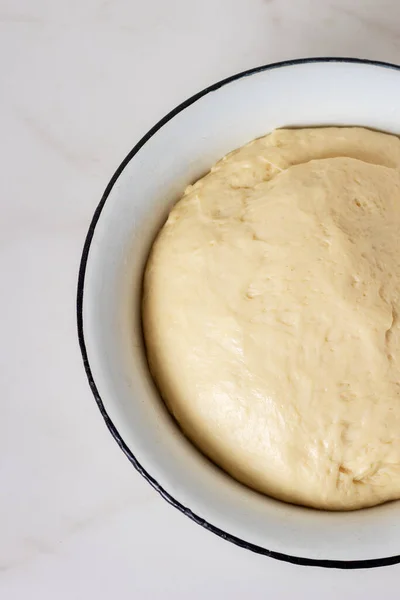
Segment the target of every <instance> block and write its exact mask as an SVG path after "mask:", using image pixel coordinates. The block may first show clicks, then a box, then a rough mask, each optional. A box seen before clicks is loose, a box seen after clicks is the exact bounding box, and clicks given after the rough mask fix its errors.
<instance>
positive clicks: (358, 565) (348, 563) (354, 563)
mask: <svg viewBox="0 0 400 600" xmlns="http://www.w3.org/2000/svg"><path fill="white" fill-rule="evenodd" d="M331 62H334V63H352V64H365V65H373V66H376V67H383V68H386V69H395V70H397V71H400V66H398V65H394V64H391V63H386V62H381V61H374V60H367V59H359V58H341V57H318V58H300V59H295V60H287V61H283V62H276V63H272V64H269V65H263V66H260V67H255V68H254V69H248V70H247V71H243V72H241V73H238V74H236V75H232V76H231V77H227V78H226V79H223V80H222V81H218V82H217V83H214V84H213V85H210V86H209V87H207V88H205V89H204V90H202V91H201V92H198V93H197V94H195V95H194V96H192V97H191V98H188V99H187V100H185V102H182V104H180V105H179V106H177V107H176V108H174V109H173V110H172V111H171V112H169V113H168V114H167V115H166V116H165V117H163V118H162V119H161V120H160V121H159V122H158V123H157V124H156V125H154V127H152V128H151V129H150V131H148V132H147V133H146V135H144V136H143V137H142V139H141V140H140V141H139V142H138V143H137V144H136V145H135V146H134V148H133V149H132V150H131V151H130V152H129V154H128V155H127V156H126V157H125V158H124V160H123V161H122V163H121V164H120V166H119V167H118V169H117V170H116V171H115V173H114V175H113V176H112V178H111V180H110V182H109V184H108V185H107V187H106V189H105V192H104V194H103V196H102V198H101V200H100V202H99V204H98V206H97V208H96V210H95V213H94V215H93V218H92V221H91V223H90V226H89V230H88V233H87V235H86V240H85V243H84V247H83V252H82V257H81V262H80V267H79V276H78V290H77V306H76V310H77V325H78V338H79V345H80V349H81V353H82V358H83V364H84V367H85V371H86V375H87V378H88V381H89V385H90V388H91V390H92V393H93V395H94V397H95V400H96V402H97V405H98V407H99V409H100V412H101V414H102V416H103V418H104V420H105V422H106V425H107V427H108V429H109V430H110V433H111V435H112V436H113V437H114V439H115V441H116V442H117V444H118V445H119V447H120V448H121V450H122V451H123V452H124V454H125V455H126V456H127V457H128V459H129V460H130V462H131V463H132V464H133V466H134V467H135V469H136V470H137V471H138V472H139V473H140V474H141V475H142V476H143V477H144V478H145V479H146V480H147V481H148V482H149V483H150V485H151V486H153V488H154V489H155V490H157V492H158V493H159V494H161V496H162V497H163V498H164V499H165V500H166V501H167V502H168V503H169V504H171V505H172V506H174V507H175V508H177V509H178V510H180V511H181V512H182V513H183V514H185V515H186V516H188V517H189V518H191V519H192V520H193V521H195V522H196V523H198V524H199V525H201V526H202V527H205V528H206V529H208V531H211V532H212V533H215V534H216V535H218V536H220V537H221V538H223V539H224V540H227V541H229V542H232V543H233V544H236V545H237V546H240V547H241V548H246V549H247V550H251V551H252V552H255V553H257V554H263V555H265V556H269V557H271V558H275V559H278V560H282V561H286V562H289V563H293V564H297V565H307V566H315V567H328V568H336V569H366V568H371V567H382V566H387V565H393V564H396V563H398V562H400V555H396V556H389V557H385V558H375V559H365V560H330V559H313V558H305V557H299V556H292V555H290V554H284V553H282V552H276V551H274V550H269V549H267V548H263V547H262V546H257V545H255V544H252V543H250V542H247V541H246V540H243V539H241V538H238V537H236V536H234V535H232V534H230V533H229V532H227V531H223V530H222V529H219V527H216V526H215V525H212V524H211V523H209V522H208V521H206V520H205V519H202V518H201V517H199V516H198V515H196V514H195V513H193V512H192V511H191V510H190V508H188V507H186V506H183V505H182V504H181V503H180V502H178V500H176V499H175V498H174V497H173V496H172V495H171V494H170V493H169V492H167V491H166V490H165V489H164V488H163V487H162V486H161V485H160V484H159V483H158V481H156V480H155V479H154V477H152V476H151V475H150V473H148V472H147V471H146V470H145V469H144V468H143V467H142V465H141V464H140V462H139V461H138V459H137V458H136V457H135V456H134V455H133V454H132V452H131V451H130V449H129V448H128V446H127V445H126V444H125V442H124V440H123V439H122V437H121V435H120V434H119V432H118V430H117V428H116V427H115V425H114V423H113V422H112V420H111V419H110V417H109V415H108V413H107V410H106V408H105V406H104V404H103V401H102V399H101V396H100V394H99V391H98V389H97V386H96V382H95V381H94V378H93V375H92V371H91V368H90V362H89V357H88V354H87V351H86V344H85V335H84V328H83V311H82V308H83V297H84V288H85V273H86V265H87V261H88V255H89V249H90V245H91V242H92V238H93V234H94V231H95V229H96V225H97V222H98V220H99V218H100V215H101V212H102V210H103V207H104V205H105V203H106V201H107V198H108V196H109V194H110V192H111V190H112V188H113V187H114V185H115V183H116V181H117V179H118V178H119V176H120V175H121V173H122V171H123V170H124V169H125V167H126V166H127V164H128V163H129V162H130V161H131V160H132V158H133V157H134V156H135V155H136V154H137V152H138V151H139V150H140V148H141V147H142V146H143V145H144V144H145V143H146V142H147V141H148V140H149V139H150V138H151V137H152V136H153V135H154V134H155V133H156V132H157V131H158V130H159V129H160V128H161V127H163V126H164V125H165V123H167V122H168V121H170V120H171V119H173V117H175V115H177V114H178V113H180V112H181V111H183V110H185V109H186V108H187V107H188V106H190V105H191V104H193V103H194V102H196V101H197V100H199V99H200V98H202V97H203V96H206V95H207V94H209V93H210V92H214V91H215V90H217V89H219V88H220V87H222V86H224V85H227V84H228V83H230V82H232V81H235V80H237V79H242V78H244V77H248V76H249V75H253V74H255V73H259V72H262V71H268V70H271V69H278V68H282V67H290V66H293V65H300V64H307V63H331Z"/></svg>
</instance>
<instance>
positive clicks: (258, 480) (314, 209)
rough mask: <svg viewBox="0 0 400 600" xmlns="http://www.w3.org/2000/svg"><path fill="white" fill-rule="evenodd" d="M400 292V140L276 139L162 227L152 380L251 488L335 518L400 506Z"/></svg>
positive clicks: (153, 303)
mask: <svg viewBox="0 0 400 600" xmlns="http://www.w3.org/2000/svg"><path fill="white" fill-rule="evenodd" d="M399 293H400V140H399V139H398V138H397V137H395V136H391V135H387V134H383V133H378V132H374V131H370V130H367V129H363V128H357V127H351V128H342V127H339V128H335V127H332V128H316V129H298V130H276V131H274V132H273V133H272V134H270V135H268V136H266V137H264V138H260V139H257V140H255V141H254V142H252V143H250V144H248V145H246V146H244V147H243V148H240V149H239V150H236V151H234V152H232V153H231V154H229V155H228V156H226V157H225V158H223V159H222V160H221V161H220V162H218V163H217V164H216V166H215V167H213V168H212V170H211V172H210V173H209V174H207V175H206V176H205V177H203V178H202V179H200V180H199V181H197V182H196V183H195V184H194V185H193V186H189V187H188V188H187V190H186V191H185V194H184V196H183V198H182V199H181V200H180V201H179V202H178V203H177V204H176V205H175V207H174V208H173V209H172V211H171V213H170V215H169V217H168V220H167V222H166V224H165V225H164V227H163V228H162V230H161V232H160V233H159V235H158V237H157V239H156V241H155V243H154V245H153V248H152V251H151V254H150V257H149V260H148V264H147V267H146V272H145V281H144V296H143V326H144V334H145V342H146V347H147V353H148V360H149V365H150V369H151V372H152V374H153V377H154V379H155V381H156V383H157V386H158V388H159V390H160V393H161V395H162V397H163V398H164V400H165V402H166V403H167V405H168V407H169V409H170V410H171V412H172V413H173V415H174V416H175V418H176V420H177V421H178V422H179V424H180V426H181V427H182V429H183V431H184V432H185V433H186V435H187V436H188V437H189V438H190V439H191V440H192V441H193V442H194V443H195V444H196V445H197V446H198V447H199V448H200V449H201V450H202V451H203V452H204V453H205V454H206V455H208V456H209V457H210V458H211V459H212V460H213V461H214V462H215V463H217V464H218V465H220V466H221V467H222V468H223V469H225V470H226V471H227V472H228V473H230V474H231V475H232V476H233V477H235V478H236V479H238V480H239V481H241V482H243V483H245V484H247V485H249V486H251V487H252V488H254V489H256V490H259V491H261V492H264V493H266V494H269V495H271V496H274V497H276V498H279V499H282V500H284V501H288V502H292V503H297V504H303V505H307V506H312V507H317V508H323V509H333V510H347V509H357V508H361V507H365V506H372V505H375V504H379V503H381V502H385V501H387V500H391V499H397V498H400V305H399Z"/></svg>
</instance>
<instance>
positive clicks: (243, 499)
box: [81, 60, 400, 561]
mask: <svg viewBox="0 0 400 600" xmlns="http://www.w3.org/2000/svg"><path fill="white" fill-rule="evenodd" d="M398 98H400V71H399V70H397V69H396V68H390V67H388V66H383V65H378V64H371V63H359V62H346V61H344V62H343V61H340V60H334V61H308V62H307V61H306V62H295V63H290V64H285V65H280V66H276V67H270V68H265V69H261V70H258V71H256V72H252V73H251V74H246V75H243V76H240V77H238V78H236V79H233V80H230V81H228V82H225V83H223V84H222V85H217V86H214V87H213V88H212V89H211V90H209V91H206V92H205V93H203V94H200V95H198V97H197V98H195V99H192V100H190V101H188V102H187V103H185V105H184V106H183V107H180V108H179V109H177V110H176V111H174V113H173V114H172V115H170V116H169V117H168V118H166V119H165V120H164V122H163V123H162V124H161V126H159V127H158V128H157V127H156V128H155V129H154V131H153V132H151V135H149V136H147V139H146V140H145V143H142V144H141V145H140V144H139V145H138V146H140V147H137V148H136V149H135V150H134V151H132V153H131V154H130V155H129V156H128V157H127V160H126V161H125V162H124V163H123V165H122V167H121V168H120V170H119V171H118V172H117V174H116V176H115V177H114V179H113V180H112V182H111V184H110V186H109V188H108V189H107V191H106V194H105V197H104V199H103V201H102V203H101V205H100V207H99V209H98V213H97V215H96V217H95V221H94V222H93V224H92V227H91V231H90V234H89V238H90V240H89V241H90V247H89V246H88V249H89V250H88V256H87V262H86V271H85V272H84V281H83V280H82V281H81V284H82V285H83V290H81V292H83V307H82V318H83V329H82V334H83V338H84V345H85V349H86V353H87V359H88V363H89V368H90V371H91V375H92V377H93V380H94V383H95V386H96V393H97V394H98V397H99V398H98V401H99V402H100V399H101V403H102V406H103V407H104V411H105V413H106V418H107V419H108V420H109V421H108V424H109V426H111V427H114V428H115V430H116V431H117V432H118V435H119V436H120V439H121V440H122V442H120V443H121V444H123V445H124V447H125V451H126V452H127V453H128V454H130V453H131V454H132V455H134V456H135V457H136V459H137V460H138V461H139V463H140V465H141V467H143V469H144V470H145V471H147V473H149V474H150V476H151V478H153V479H154V480H155V481H156V482H158V484H159V486H161V488H163V490H165V491H166V493H167V494H170V495H171V496H172V497H173V498H174V499H175V500H176V501H177V502H178V503H179V504H180V505H181V506H183V507H185V508H187V509H188V511H189V512H190V511H191V512H192V513H194V514H195V515H197V516H198V517H199V518H200V519H204V520H205V521H207V522H208V523H209V524H211V525H212V526H214V527H216V528H218V529H220V530H222V531H223V532H226V533H227V534H230V535H232V536H235V537H236V538H240V540H243V541H244V542H245V543H250V544H254V545H256V546H259V547H261V548H263V549H266V550H270V551H274V552H279V553H283V554H288V555H292V556H297V557H301V558H309V559H316V560H321V559H324V560H341V561H347V560H348V561H354V560H371V559H380V558H382V557H389V556H393V555H397V554H400V542H399V539H400V519H399V517H400V503H399V502H393V503H389V504H386V505H383V506H379V507H375V508H372V509H364V510H360V511H355V512H346V513H333V512H323V511H317V510H312V509H307V508H302V507H298V506H292V505H289V504H285V503H282V502H279V501H277V500H274V499H272V498H268V497H265V496H262V495H260V494H258V493H256V492H254V491H252V490H250V489H248V488H246V487H245V486H243V485H241V484H239V483H237V482H236V481H234V480H233V479H231V478H230V477H229V476H228V475H226V474H225V473H223V472H222V471H221V470H220V469H219V468H218V467H216V466H214V465H213V464H212V463H211V462H210V461H208V460H207V459H206V458H205V457H203V456H202V455H201V454H200V453H199V452H198V451H197V450H196V449H195V448H194V447H193V446H192V445H191V444H190V443H189V442H188V441H187V440H186V439H185V437H184V436H183V435H182V434H181V432H180V430H179V429H178V427H177V426H176V425H175V423H174V422H173V420H172V419H171V417H170V416H169V414H168V412H167V410H166V409H165V407H164V405H163V403H162V402H161V401H160V399H159V396H158V394H157V392H156V390H155V388H154V385H153V382H152V380H151V378H150V376H149V372H148V368H147V363H146V358H145V353H144V348H143V340H142V332H141V323H140V304H141V285H142V274H143V268H144V265H145V261H146V258H147V254H148V251H149V248H150V246H151V243H152V241H153V239H154V236H155V234H156V232H157V230H158V229H159V228H160V226H161V225H162V223H163V221H164V219H165V217H166V214H167V212H168V209H169V208H170V206H171V205H172V204H173V203H174V202H175V201H176V200H177V199H178V198H179V197H180V195H181V193H182V191H183V189H184V187H185V186H186V185H187V184H189V183H191V182H193V181H194V180H196V179H197V178H199V177H200V176H201V175H203V174H204V173H205V172H206V171H207V170H208V169H209V168H210V167H211V166H212V164H213V163H215V162H216V160H218V159H219V158H220V157H222V156H223V155H225V154H226V153H227V152H229V151H230V150H233V149H234V148H237V147H238V146H241V145H243V144H245V143H246V142H248V141H250V140H252V139H253V138H255V137H259V136H262V135H264V134H267V133H268V132H270V131H271V130H272V129H274V128H276V127H283V126H310V125H311V126H317V125H362V126H367V127H371V128H376V129H380V130H383V131H388V132H392V133H396V134H398V133H399V132H400V103H399V102H398V101H397V99H398ZM87 366H88V365H87ZM114 433H115V432H114ZM169 499H170V500H171V498H169Z"/></svg>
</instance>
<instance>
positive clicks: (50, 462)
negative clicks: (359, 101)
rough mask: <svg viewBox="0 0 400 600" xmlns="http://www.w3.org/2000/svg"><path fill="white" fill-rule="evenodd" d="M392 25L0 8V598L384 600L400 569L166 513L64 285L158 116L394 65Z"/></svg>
mask: <svg viewBox="0 0 400 600" xmlns="http://www.w3.org/2000/svg"><path fill="white" fill-rule="evenodd" d="M399 24H400V3H399V2H398V0H383V1H381V2H377V1H375V0H357V1H356V0H351V1H350V0H335V1H331V2H327V1H325V0H202V1H201V2H195V1H194V0H192V1H191V0H170V1H169V2H164V1H163V0H146V2H139V0H53V1H51V0H35V1H32V0H0V78H1V96H0V106H1V110H0V131H1V138H0V151H1V161H2V169H1V178H0V190H1V193H0V198H1V200H0V202H1V209H2V210H1V215H2V216H1V220H0V272H1V278H2V293H1V295H0V308H1V314H2V323H1V350H0V365H1V370H0V391H1V404H0V410H1V413H0V457H1V458H0V481H1V492H0V598H1V599H4V600H15V599H17V600H20V599H22V600H24V599H25V598H26V599H28V598H29V600H32V599H33V600H35V599H36V598H40V599H41V600H80V599H85V600H86V599H87V598H98V599H103V598H104V599H105V598H109V597H116V598H119V599H120V600H125V599H128V598H129V599H131V598H135V599H142V598H143V599H147V598H151V599H152V600H157V599H159V598H174V599H179V598H182V599H186V598H190V599H202V598H206V597H212V598H220V597H223V598H225V597H226V598H231V599H233V600H234V599H237V598H238V599H240V598H251V599H252V600H253V599H258V598H260V599H261V598H266V597H269V598H273V599H274V600H279V599H286V598H287V599H291V598H301V599H302V598H304V599H305V598H307V599H311V600H312V599H314V598H315V599H318V600H319V599H320V598H325V599H326V600H330V599H334V598H335V599H336V598H338V597H344V598H351V599H354V600H357V599H361V598H363V599H364V600H365V599H367V600H368V599H370V598H371V599H373V598H375V597H378V595H379V594H380V590H381V588H382V587H384V588H385V590H386V595H387V596H388V597H389V596H391V595H394V594H395V590H396V591H397V587H398V585H397V584H398V581H399V578H400V565H399V566H395V567H388V568H384V569H378V570H371V571H350V572H349V571H340V572H335V571H328V570H323V569H315V568H314V569H310V568H304V567H295V566H291V565H289V564H284V563H279V562H277V561H274V560H271V559H268V558H265V557H262V556H256V555H253V554H251V553H249V552H246V551H244V550H241V549H239V548H236V547H235V546H233V545H231V544H228V543H226V542H224V541H222V540H221V539H219V538H217V537H215V536H213V535H211V534H210V533H208V532H206V531H205V530H203V529H201V528H200V527H198V526H197V525H195V524H194V523H192V522H191V521H190V520H189V519H187V518H185V517H183V516H182V515H181V514H179V513H178V512H177V511H176V510H174V509H172V508H170V507H169V506H168V505H167V504H166V503H165V502H164V501H163V500H162V499H161V498H160V497H159V496H158V495H157V494H156V493H155V492H154V491H153V490H152V489H151V488H150V487H149V486H148V484H146V483H145V481H144V480H142V479H141V477H140V476H139V475H138V474H136V472H135V471H134V470H133V468H132V467H131V466H130V464H129V462H128V461H127V460H126V459H125V458H124V456H123V455H122V453H121V452H120V450H119V449H118V447H117V446H116V444H115V443H114V441H113V440H112V439H111V437H110V435H109V433H108V431H107V429H106V427H105V426H104V424H103V421H102V419H101V417H100V414H99V412H98V410H97V407H96V405H95V403H94V400H93V398H92V396H91V393H90V390H89V387H88V385H87V382H86V378H85V374H84V372H83V368H82V364H81V358H80V354H79V350H78V344H77V337H76V326H75V286H76V279H77V269H78V263H79V258H80V252H81V248H82V244H83V240H84V236H85V233H86V229H87V226H88V222H89V219H90V217H91V215H92V212H93V210H94V208H95V206H96V204H97V202H98V200H99V198H100V196H101V193H102V191H103V189H104V187H105V185H106V183H107V181H108V179H109V178H110V175H111V174H112V172H113V171H114V169H115V168H116V166H117V165H118V163H119V162H120V160H121V159H122V157H123V156H124V155H125V154H126V153H127V152H128V150H129V149H130V148H131V147H132V146H133V145H134V143H135V142H136V141H137V140H138V139H139V137H140V136H141V135H142V134H143V133H145V132H146V130H147V129H148V128H149V127H150V126H151V125H153V124H154V122H155V121H156V120H158V119H159V118H160V117H161V116H163V115H164V113H166V112H167V111H168V110H170V109H171V108H172V107H174V106H175V105H176V104H177V103H179V102H181V101H182V100H184V99H185V98H186V97H187V96H189V95H191V94H193V93H194V92H196V91H198V90H200V89H201V88H203V87H205V86H206V85H208V84H210V83H212V82H214V81H216V80H218V79H220V78H222V77H225V76H228V75H230V74H232V73H235V72H237V71H240V70H243V69H245V68H248V67H253V66H256V65H259V64H263V63H267V62H272V61H276V60H281V59H287V58H293V57H301V56H313V55H314V56H315V55H348V56H359V57H367V58H374V59H380V60H387V61H391V62H399V63H400V27H399ZM394 101H398V99H395V100H394ZM390 589H391V590H392V592H390Z"/></svg>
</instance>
